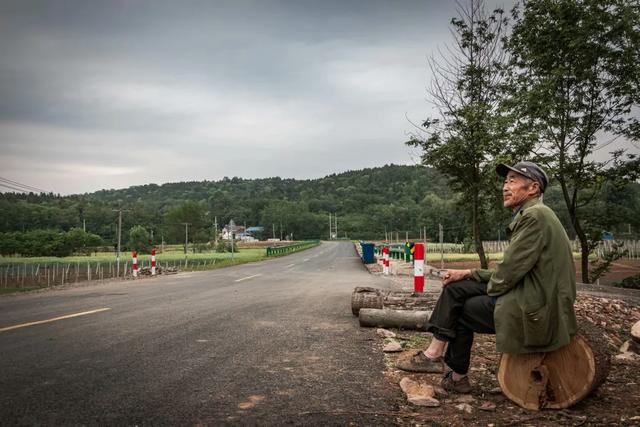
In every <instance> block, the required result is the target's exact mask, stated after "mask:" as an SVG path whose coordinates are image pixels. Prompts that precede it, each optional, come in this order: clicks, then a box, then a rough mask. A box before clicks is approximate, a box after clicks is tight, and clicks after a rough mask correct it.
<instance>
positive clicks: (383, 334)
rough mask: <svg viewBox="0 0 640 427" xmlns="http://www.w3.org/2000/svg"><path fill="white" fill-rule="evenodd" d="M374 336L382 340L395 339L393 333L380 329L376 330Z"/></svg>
mask: <svg viewBox="0 0 640 427" xmlns="http://www.w3.org/2000/svg"><path fill="white" fill-rule="evenodd" d="M376 334H378V336H379V337H382V338H395V337H396V333H395V332H391V331H388V330H386V329H382V328H378V329H376Z"/></svg>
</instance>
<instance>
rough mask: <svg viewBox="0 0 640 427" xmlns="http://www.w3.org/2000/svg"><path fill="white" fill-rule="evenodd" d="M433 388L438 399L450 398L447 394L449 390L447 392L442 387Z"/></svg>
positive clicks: (434, 386) (435, 386)
mask: <svg viewBox="0 0 640 427" xmlns="http://www.w3.org/2000/svg"><path fill="white" fill-rule="evenodd" d="M432 387H433V391H435V392H436V396H438V397H447V396H449V393H448V392H447V390H445V389H444V388H442V387H441V386H439V385H432Z"/></svg>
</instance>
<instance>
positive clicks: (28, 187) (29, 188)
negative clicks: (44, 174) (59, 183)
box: [0, 177, 49, 193]
mask: <svg viewBox="0 0 640 427" xmlns="http://www.w3.org/2000/svg"><path fill="white" fill-rule="evenodd" d="M0 181H2V182H5V183H7V184H10V185H14V186H17V187H19V191H36V192H38V193H49V191H47V190H43V189H42V188H38V187H33V186H31V185H27V184H22V183H20V182H17V181H13V180H10V179H7V178H3V177H0ZM23 189H24V190H23Z"/></svg>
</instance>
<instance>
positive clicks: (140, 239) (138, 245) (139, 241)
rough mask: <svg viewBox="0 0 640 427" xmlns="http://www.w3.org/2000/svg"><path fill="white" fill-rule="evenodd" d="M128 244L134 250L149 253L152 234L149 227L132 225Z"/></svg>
mask: <svg viewBox="0 0 640 427" xmlns="http://www.w3.org/2000/svg"><path fill="white" fill-rule="evenodd" d="M127 246H128V247H129V249H131V250H132V251H137V252H140V253H149V252H150V251H151V236H150V235H149V232H148V231H147V229H146V228H144V227H143V226H141V225H135V226H133V227H131V230H129V241H128V243H127Z"/></svg>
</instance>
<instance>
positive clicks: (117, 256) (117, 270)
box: [112, 208, 129, 277]
mask: <svg viewBox="0 0 640 427" xmlns="http://www.w3.org/2000/svg"><path fill="white" fill-rule="evenodd" d="M112 211H113V212H118V251H117V252H116V277H120V247H121V246H120V243H121V240H122V212H129V209H122V208H120V209H112Z"/></svg>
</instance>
